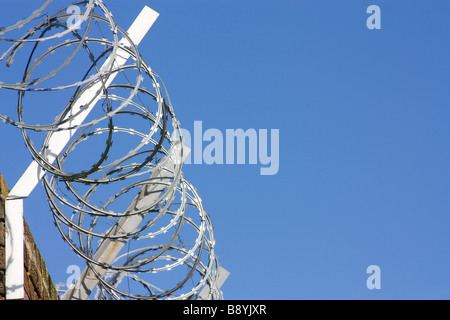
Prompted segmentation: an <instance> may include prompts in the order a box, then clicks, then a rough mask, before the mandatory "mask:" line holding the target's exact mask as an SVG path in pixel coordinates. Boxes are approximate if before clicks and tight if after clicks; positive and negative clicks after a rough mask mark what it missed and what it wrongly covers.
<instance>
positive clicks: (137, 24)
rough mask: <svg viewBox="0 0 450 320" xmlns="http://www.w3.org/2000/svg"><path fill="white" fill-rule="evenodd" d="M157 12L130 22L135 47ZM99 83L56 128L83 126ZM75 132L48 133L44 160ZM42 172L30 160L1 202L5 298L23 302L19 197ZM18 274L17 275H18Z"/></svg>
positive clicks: (119, 62)
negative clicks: (5, 236)
mask: <svg viewBox="0 0 450 320" xmlns="http://www.w3.org/2000/svg"><path fill="white" fill-rule="evenodd" d="M158 16H159V13H157V12H156V11H154V10H152V9H150V8H149V7H147V6H146V7H144V9H143V10H142V11H141V13H140V14H139V16H138V17H137V18H136V20H135V21H134V22H133V24H132V25H131V27H130V28H129V29H128V31H127V33H128V36H129V37H130V39H131V41H132V42H133V43H134V44H135V45H138V44H139V43H140V42H141V40H142V39H143V38H144V36H145V35H146V34H147V32H148V31H149V30H150V28H151V27H152V25H153V23H154V22H155V21H156V19H157V18H158ZM120 43H121V45H123V46H124V47H127V46H130V43H129V42H128V40H127V39H125V38H124V39H122V40H121V41H120ZM129 57H130V54H129V53H128V52H126V51H125V50H122V49H120V48H118V50H117V55H116V56H115V57H111V56H110V57H109V58H108V60H107V61H106V62H105V63H104V65H103V66H102V68H101V70H105V68H107V67H108V65H110V59H115V60H114V67H117V68H120V67H122V66H123V65H125V63H126V62H127V60H128V59H129ZM116 75H117V72H116V73H113V74H110V75H109V76H108V78H107V80H106V83H105V84H104V86H105V87H106V88H108V87H109V85H110V84H111V83H112V81H113V80H114V78H115V76H116ZM102 89H103V84H102V82H101V81H99V82H98V83H96V84H94V85H93V86H92V87H91V88H89V89H88V90H86V91H85V92H84V93H83V94H82V95H81V96H80V97H79V98H78V100H77V101H76V102H75V103H74V105H73V106H72V110H71V113H72V114H77V112H79V111H80V110H81V107H82V106H83V112H81V113H79V114H78V115H77V116H76V117H74V118H73V119H72V120H71V122H70V125H69V124H64V125H62V126H61V127H60V128H63V129H64V128H70V127H71V126H78V125H81V124H82V123H83V121H84V120H85V119H86V117H87V116H88V114H89V113H90V112H91V110H92V109H93V108H94V106H95V104H96V103H97V102H98V100H99V99H100V97H101V96H102ZM75 131H76V129H73V130H61V131H56V132H54V133H53V134H52V136H51V137H50V139H49V144H48V146H49V147H48V150H47V151H46V154H45V156H46V160H47V161H48V162H50V163H53V162H54V161H55V159H56V157H57V156H58V155H59V154H60V153H61V151H62V150H63V149H64V147H65V146H66V144H67V143H68V142H69V140H70V139H71V138H72V136H73V135H74V134H75ZM44 174H45V171H44V170H43V169H42V168H40V167H39V165H38V163H37V162H36V161H33V162H32V163H31V164H30V166H29V167H28V169H27V170H26V171H25V173H24V174H23V175H22V177H21V178H20V179H19V181H18V182H17V183H16V185H15V186H14V187H13V189H12V190H11V192H10V193H9V195H8V197H7V198H6V202H5V219H6V221H7V222H8V223H9V226H8V224H7V226H6V227H7V233H8V237H9V241H6V243H5V247H6V248H5V251H6V299H23V298H24V289H23V280H24V279H23V268H24V261H23V245H24V243H23V205H22V200H21V199H23V198H27V197H28V196H29V195H30V194H31V192H32V191H33V190H34V188H35V187H36V185H37V184H38V183H39V181H40V180H41V179H42V177H43V176H44ZM19 273H20V274H21V276H20V275H19Z"/></svg>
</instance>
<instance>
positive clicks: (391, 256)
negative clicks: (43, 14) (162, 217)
mask: <svg viewBox="0 0 450 320" xmlns="http://www.w3.org/2000/svg"><path fill="white" fill-rule="evenodd" d="M104 2H105V3H106V5H107V6H108V8H109V9H110V10H111V11H112V12H113V13H114V17H115V19H116V21H117V22H118V24H119V25H120V26H122V27H123V28H124V29H126V28H127V27H128V26H129V25H130V24H131V22H132V21H133V20H134V18H135V17H136V16H137V14H138V13H139V12H140V10H141V8H142V7H143V6H144V5H148V6H150V7H151V8H153V9H154V10H156V11H158V12H159V13H160V17H159V19H158V20H157V22H156V24H155V25H154V26H153V27H152V29H151V30H150V32H149V33H148V34H147V36H146V38H145V39H144V40H143V42H142V43H141V45H140V46H139V49H140V52H141V54H142V55H143V57H144V59H145V61H146V62H147V63H148V64H149V65H150V66H151V67H152V68H153V69H154V70H155V71H156V72H157V73H158V74H159V75H160V76H161V77H162V79H163V80H164V82H165V84H166V86H167V88H168V91H169V93H170V97H171V99H172V102H173V106H174V110H175V114H176V115H177V119H178V120H180V122H181V125H182V126H183V127H185V128H187V129H188V130H193V127H194V121H202V123H203V127H204V129H208V128H217V129H219V130H221V131H222V132H225V130H226V129H237V128H242V129H244V130H246V129H250V128H253V129H256V130H258V129H268V130H270V129H279V132H280V154H279V159H280V165H279V171H278V173H277V174H276V175H273V176H262V175H260V174H259V173H260V171H259V170H260V165H259V164H257V165H250V164H243V165H237V164H234V165H226V164H224V165H206V164H203V165H194V164H191V165H186V166H185V167H184V169H183V171H184V174H185V177H186V178H187V179H188V180H189V181H190V182H191V183H192V184H194V185H195V186H196V188H197V189H198V191H199V193H200V195H201V197H202V199H203V201H204V206H205V207H206V209H207V211H208V213H209V214H210V215H211V217H212V221H213V224H214V227H215V236H216V242H217V244H216V251H217V254H218V255H219V261H220V263H221V265H222V266H223V267H224V268H226V269H227V270H229V271H230V272H231V276H230V278H229V279H228V280H227V282H226V283H225V284H224V286H223V287H222V289H223V292H224V295H225V298H226V299H448V298H450V274H449V273H448V268H449V267H450V254H449V252H450V232H449V226H450V217H449V209H448V208H450V206H449V199H450V198H449V195H448V193H449V191H450V188H449V181H450V179H449V178H450V169H449V166H448V164H449V160H450V152H449V146H450V126H448V119H449V117H450V109H449V102H450V90H449V89H448V87H449V85H450V78H449V76H450V59H449V56H450V55H449V53H450V41H449V40H450V31H449V30H450V28H449V27H450V20H449V19H448V12H449V11H450V3H449V2H448V1H444V0H442V1H439V0H432V1H424V0H415V1H402V0H399V1H382V0H375V1H365V0H364V1H363V0H361V1H354V0H353V1H351V0H341V1H331V0H328V1H326V0H314V1H313V0H309V1H303V0H296V1H294V0H281V1H272V0H271V1H269V0H258V1H256V0H245V1H238V0H227V1H222V0H215V1H211V0H208V1H206V0H192V1H183V0H164V1H163V0H152V1H143V0H135V1H128V2H126V3H124V2H121V1H116V0H109V1H107V0H105V1H104ZM372 4H375V5H378V6H379V7H380V8H381V27H382V28H381V30H369V29H368V28H367V27H366V20H367V18H368V17H369V15H368V14H367V13H366V9H367V7H368V6H369V5H372ZM36 7H37V5H36V4H33V2H32V1H9V0H8V1H6V0H2V1H1V2H0V17H2V19H6V17H5V14H8V13H9V12H14V14H15V16H14V17H21V16H20V14H19V13H18V10H23V12H25V13H24V14H23V16H25V15H26V14H28V13H29V12H31V11H32V10H34V9H35V8H36ZM26 9H29V10H26ZM0 21H1V20H0ZM0 25H2V23H1V22H0ZM0 70H1V71H0V75H5V74H6V71H4V70H5V66H4V63H3V62H2V64H1V65H0ZM1 78H3V77H1ZM0 81H4V79H0ZM1 94H2V93H0V98H1ZM15 103H16V102H15V100H12V99H6V98H1V105H2V107H3V106H5V108H6V106H7V105H14V104H15ZM0 112H1V111H0ZM30 112H34V111H33V110H31V111H30ZM32 115H33V114H32V113H31V116H32ZM0 150H2V156H1V157H0V172H1V173H2V174H3V175H4V177H5V179H6V180H7V182H8V184H9V186H10V187H12V186H13V185H14V184H15V182H16V181H17V180H18V178H19V177H20V175H21V174H22V172H23V171H24V170H25V169H26V168H27V166H28V164H29V163H30V161H31V156H29V154H28V151H27V149H26V148H25V145H24V143H23V140H22V137H21V135H20V132H19V131H18V130H17V129H15V128H13V127H11V126H8V125H5V124H2V125H1V126H0ZM25 217H26V219H27V221H28V223H29V225H30V227H31V230H32V232H33V234H34V236H35V238H36V242H37V244H38V246H39V248H40V250H41V252H42V254H43V256H44V258H45V261H46V264H47V268H48V269H49V271H50V274H51V275H52V278H53V280H54V282H55V283H57V282H65V281H66V279H67V277H68V276H69V275H68V274H67V273H66V269H67V267H68V266H69V265H72V264H79V265H80V266H82V262H83V261H82V260H80V259H79V258H77V257H76V256H75V255H74V254H73V253H72V252H71V251H70V249H69V248H68V247H67V245H66V244H65V243H63V241H62V240H61V237H60V235H59V233H58V232H57V230H56V228H54V226H53V222H52V217H51V214H50V212H49V210H48V205H47V203H46V201H45V192H44V190H43V188H42V186H39V187H38V188H37V189H36V190H35V191H34V192H33V194H32V195H31V196H30V198H28V199H27V200H26V201H25ZM370 265H378V266H379V267H380V269H381V289H380V290H369V289H368V288H367V287H366V280H367V278H368V276H369V275H368V274H366V268H367V267H368V266H370Z"/></svg>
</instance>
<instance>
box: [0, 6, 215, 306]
mask: <svg viewBox="0 0 450 320" xmlns="http://www.w3.org/2000/svg"><path fill="white" fill-rule="evenodd" d="M51 3H52V1H50V0H47V1H45V3H43V5H42V6H41V7H40V8H39V9H38V10H36V11H34V12H33V13H32V14H31V15H30V16H29V17H28V18H25V19H23V20H21V21H18V22H16V23H13V24H12V25H11V26H8V27H3V28H0V40H1V41H0V44H2V45H6V47H0V49H1V50H2V51H0V62H2V63H3V62H4V63H6V65H7V66H8V67H10V68H14V67H16V69H15V70H17V69H18V70H20V69H21V68H23V66H24V65H25V67H24V68H23V69H22V70H23V71H21V73H18V72H17V71H15V73H14V75H18V74H19V75H20V74H21V78H20V79H19V81H17V82H15V83H5V82H0V88H1V89H2V91H3V92H6V91H8V92H16V93H17V94H18V98H17V106H16V113H17V114H16V116H10V115H8V114H7V113H6V114H5V113H4V112H7V110H6V109H5V107H3V109H4V110H3V111H1V113H0V120H1V121H3V122H5V123H8V124H11V125H13V126H15V127H17V128H19V129H20V130H21V133H22V135H23V137H24V141H25V145H26V147H27V148H28V150H29V151H30V154H31V156H32V157H33V159H34V160H35V161H36V162H37V163H38V164H39V166H40V167H41V168H42V169H43V170H45V171H46V173H47V174H46V176H45V177H44V179H43V185H44V188H45V191H46V193H47V195H48V202H49V205H50V209H51V212H52V213H53V217H54V221H55V224H56V226H57V229H58V230H59V232H60V233H61V235H62V237H63V238H64V240H65V241H67V243H68V244H69V245H70V247H71V248H72V249H73V250H74V251H75V252H76V253H77V254H78V255H79V256H80V257H82V258H83V259H85V260H86V263H87V266H88V267H89V268H90V270H91V271H92V272H93V273H94V274H95V275H96V277H97V278H98V285H97V287H96V288H97V290H96V293H95V298H97V299H196V298H199V294H200V292H201V291H202V290H204V289H205V288H206V289H207V291H208V292H207V293H208V296H209V297H211V298H213V299H222V298H223V297H222V292H221V291H220V288H219V287H218V286H217V285H216V282H217V279H218V273H219V272H218V270H219V263H218V259H217V256H216V255H215V252H214V245H215V240H214V232H213V226H212V223H211V220H210V217H209V215H208V214H207V213H206V211H205V209H204V207H203V205H202V200H201V198H200V196H199V194H198V192H197V190H196V189H195V188H194V187H193V186H192V185H191V184H190V183H189V182H188V181H186V180H185V179H184V177H183V173H182V171H181V168H182V163H183V158H184V157H185V156H186V152H187V150H186V148H184V147H183V144H182V140H181V128H180V124H179V122H178V121H177V119H176V118H175V114H174V111H173V108H172V105H171V102H170V98H169V95H168V92H167V90H166V88H165V86H164V83H163V82H162V80H161V78H160V77H159V76H158V75H157V74H156V73H155V72H154V71H153V70H152V69H151V68H150V67H149V66H148V65H147V64H146V63H145V62H144V60H143V59H142V57H141V55H140V54H139V52H138V50H137V47H136V46H135V45H134V44H133V42H132V41H131V39H130V38H129V36H128V34H127V32H125V31H124V30H122V29H121V28H120V27H119V26H118V25H117V24H116V23H115V21H114V18H113V15H112V14H111V12H110V11H109V10H108V9H107V7H106V6H105V5H104V4H103V2H102V1H100V0H89V1H83V2H78V3H75V4H73V5H75V6H77V7H78V8H82V9H81V10H80V13H79V14H78V15H77V16H76V18H77V19H76V20H75V22H74V23H73V24H72V25H69V23H68V21H69V19H73V18H74V16H73V13H70V8H72V7H73V5H72V7H66V8H63V9H61V10H58V11H56V13H55V14H53V15H49V14H48V13H47V12H48V10H49V9H50V7H51ZM68 12H69V13H68ZM30 24H32V25H33V26H32V27H31V28H30V29H29V30H28V31H25V32H24V33H23V34H22V33H21V32H22V31H21V30H22V27H24V26H26V25H30ZM120 38H122V39H126V40H128V43H129V44H130V45H129V46H124V45H122V44H121V42H120V41H119V39H120ZM3 49H4V51H3ZM121 52H122V53H123V52H126V53H128V54H130V56H131V58H132V63H131V64H130V63H128V64H126V65H124V66H123V67H117V65H116V64H115V59H116V57H117V55H118V54H120V53H121ZM101 65H103V67H101V68H100V66H101ZM55 66H56V67H55ZM112 74H115V75H117V76H116V78H115V81H114V83H112V84H110V85H109V86H108V87H107V86H106V81H107V79H108V77H109V76H111V75H112ZM130 79H133V81H130ZM99 83H101V85H102V90H101V92H99V93H98V94H100V95H101V96H100V100H99V101H98V102H97V105H96V107H95V108H94V109H93V111H92V112H91V113H90V114H89V116H88V118H87V119H86V121H85V122H84V123H83V124H78V125H73V124H72V121H73V120H74V119H75V118H76V117H77V116H78V115H79V114H80V113H81V112H83V108H81V111H79V112H75V113H73V112H72V107H73V106H74V104H75V103H76V101H77V100H78V98H79V97H80V96H81V95H82V94H83V93H84V92H85V91H86V90H89V88H92V87H93V86H94V85H96V84H99ZM144 84H150V85H151V88H150V89H149V88H146V87H145V86H144ZM40 99H42V100H40ZM37 105H39V106H40V108H39V112H38V115H39V116H40V117H41V118H40V119H39V120H42V119H44V122H43V124H42V123H41V124H39V123H35V122H34V121H35V120H36V110H34V112H33V119H31V120H30V119H26V115H27V110H29V109H30V108H37V107H36V106H37ZM43 105H45V106H46V107H45V108H44V107H42V106H43ZM61 109H63V112H62V113H59V112H60V111H58V110H61ZM55 110H56V111H55ZM51 115H56V117H55V118H54V119H51V120H49V119H47V118H48V117H49V116H51ZM58 131H65V132H70V133H74V132H75V131H77V132H76V134H75V135H73V137H72V139H71V141H70V143H69V144H68V145H67V146H66V147H65V149H64V150H63V152H62V153H60V154H59V155H58V156H57V157H56V161H55V162H54V163H53V162H52V161H49V160H48V155H49V153H50V152H51V146H50V145H49V140H50V138H51V137H52V135H53V134H55V132H58ZM130 221H131V227H130ZM108 241H109V242H110V243H111V242H112V243H114V244H117V245H119V246H122V247H123V248H124V250H122V251H121V253H122V254H121V255H118V256H116V257H115V259H114V260H113V261H108V262H105V260H104V259H99V258H98V256H97V255H96V253H97V252H98V251H99V249H100V248H101V246H102V245H104V244H106V243H107V242H108ZM124 252H125V253H124ZM168 271H170V272H168Z"/></svg>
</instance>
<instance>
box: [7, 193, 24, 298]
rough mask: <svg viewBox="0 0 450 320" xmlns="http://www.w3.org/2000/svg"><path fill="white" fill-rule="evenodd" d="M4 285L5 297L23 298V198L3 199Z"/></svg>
mask: <svg viewBox="0 0 450 320" xmlns="http://www.w3.org/2000/svg"><path fill="white" fill-rule="evenodd" d="M5 227H6V234H5V240H6V241H5V256H6V272H5V278H6V279H5V280H6V281H5V286H6V298H7V299H23V297H24V288H23V283H24V281H23V280H24V278H23V272H24V271H23V266H24V265H23V248H24V247H23V238H24V234H23V200H22V199H15V200H8V199H6V201H5Z"/></svg>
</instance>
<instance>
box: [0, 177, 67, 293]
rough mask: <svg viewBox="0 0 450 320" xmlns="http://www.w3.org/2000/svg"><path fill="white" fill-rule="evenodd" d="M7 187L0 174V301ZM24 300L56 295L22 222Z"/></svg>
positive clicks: (41, 259) (42, 262) (26, 228)
mask: <svg viewBox="0 0 450 320" xmlns="http://www.w3.org/2000/svg"><path fill="white" fill-rule="evenodd" d="M8 193H9V191H8V187H7V185H6V182H5V180H4V179H3V177H2V175H1V174H0V300H4V299H5V210H4V209H5V198H6V196H7V195H8ZM24 242H25V243H24V262H25V263H24V264H25V266H24V270H23V272H24V280H25V283H24V288H25V300H58V299H59V297H58V294H57V291H56V289H55V286H54V284H53V282H52V279H51V277H50V275H49V273H48V271H47V268H46V267H45V262H44V259H43V258H42V256H41V254H40V252H39V249H38V247H37V246H36V243H35V242H34V238H33V235H32V234H31V231H30V228H29V227H28V224H27V223H26V221H25V222H24Z"/></svg>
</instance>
